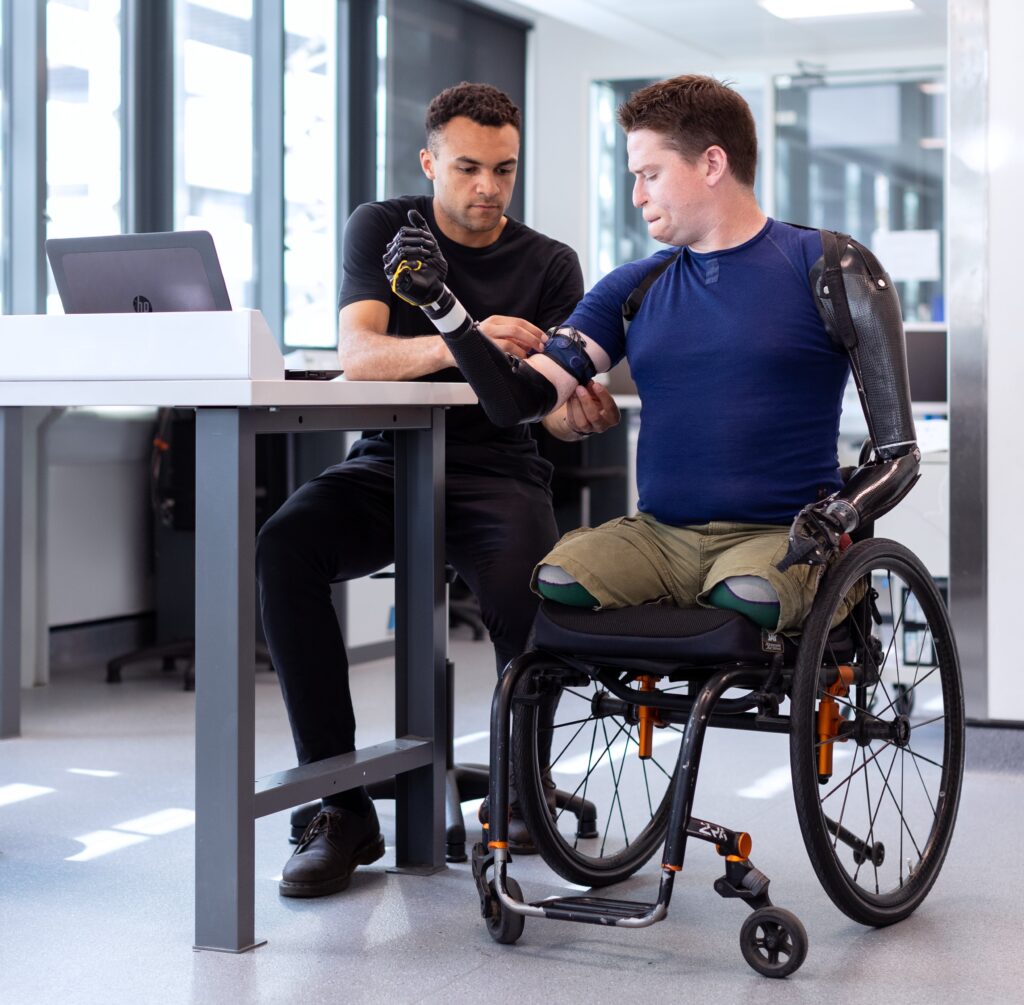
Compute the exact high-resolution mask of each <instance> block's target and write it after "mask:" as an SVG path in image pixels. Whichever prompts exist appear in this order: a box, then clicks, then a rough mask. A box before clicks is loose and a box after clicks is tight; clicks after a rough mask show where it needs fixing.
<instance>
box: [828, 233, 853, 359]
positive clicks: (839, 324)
mask: <svg viewBox="0 0 1024 1005" xmlns="http://www.w3.org/2000/svg"><path fill="white" fill-rule="evenodd" d="M849 244H850V236H849V234H840V233H837V232H836V231H832V230H822V231H821V253H822V256H823V257H824V259H825V271H824V272H823V273H822V280H821V281H822V291H821V292H822V296H826V297H828V298H829V300H831V301H832V311H833V315H834V317H835V324H836V328H837V329H838V332H837V334H838V335H839V338H840V339H841V340H842V343H843V345H844V346H845V347H846V350H847V352H849V351H850V350H851V349H854V348H856V345H857V330H856V328H854V326H853V316H852V315H851V314H850V301H849V299H848V298H847V296H846V283H845V282H844V281H843V265H842V261H843V252H844V251H845V250H846V248H847V246H848V245H849Z"/></svg>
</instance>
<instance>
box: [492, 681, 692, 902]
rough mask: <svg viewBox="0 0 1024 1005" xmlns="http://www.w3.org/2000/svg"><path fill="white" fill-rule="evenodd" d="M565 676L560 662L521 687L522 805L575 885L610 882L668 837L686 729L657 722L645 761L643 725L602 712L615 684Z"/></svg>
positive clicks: (518, 771)
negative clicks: (659, 725)
mask: <svg viewBox="0 0 1024 1005" xmlns="http://www.w3.org/2000/svg"><path fill="white" fill-rule="evenodd" d="M560 679H563V678H560V671H559V669H558V668H557V666H555V667H551V668H546V667H539V668H535V669H534V670H533V671H532V672H531V673H529V674H527V675H526V676H525V677H524V679H523V680H522V681H520V683H519V685H518V688H517V695H516V700H515V705H514V710H515V714H514V717H513V724H512V767H513V773H514V781H515V788H516V797H517V801H518V804H519V811H520V813H521V814H522V817H523V820H524V822H525V824H526V827H527V829H528V831H529V833H530V836H531V838H532V839H533V842H534V844H535V845H536V847H537V850H538V852H539V853H540V855H541V857H542V858H543V859H544V861H545V862H546V863H547V864H548V866H550V867H551V868H552V869H553V870H554V871H555V872H557V873H558V874H559V875H560V876H562V877H563V878H564V879H566V880H568V881H569V882H570V883H578V884H580V885H582V886H587V887H602V886H610V885H611V884H613V883H619V882H622V880H624V879H626V878H627V877H629V876H631V875H633V873H634V872H636V871H637V869H639V868H640V867H641V866H643V865H644V863H646V862H647V861H648V859H650V858H651V856H652V855H653V854H654V853H655V852H656V851H657V850H658V849H659V848H660V847H661V845H662V844H663V843H664V840H665V831H666V828H667V826H668V817H669V810H670V808H671V803H672V799H671V796H672V780H673V777H674V769H675V765H676V760H677V755H678V751H679V747H680V745H681V743H682V737H683V729H682V727H681V726H674V725H673V726H669V727H663V728H661V729H658V730H656V731H655V735H654V749H653V755H652V757H651V758H649V759H645V760H641V759H640V758H639V757H637V756H636V755H637V749H638V748H637V727H636V726H635V725H634V724H630V723H629V722H628V721H626V719H625V718H624V717H623V716H622V715H620V714H614V713H613V712H609V711H605V712H601V711H600V709H601V708H602V702H603V701H606V702H607V703H608V705H609V706H611V707H614V702H613V701H608V699H610V698H611V696H610V695H608V692H607V691H605V690H604V688H603V687H602V686H601V685H600V684H599V683H597V682H596V681H589V683H586V682H584V680H583V679H582V678H581V677H580V675H579V674H577V675H576V678H575V679H574V680H573V681H572V683H566V684H565V685H564V686H561V685H560V684H559V681H560ZM538 694H543V695H544V697H543V698H542V699H540V700H538ZM619 705H621V703H619ZM545 706H546V711H545ZM545 723H546V725H545ZM545 734H547V738H546V737H545ZM552 737H553V739H552ZM545 751H546V753H545ZM552 782H553V783H554V785H555V786H557V805H556V806H555V807H554V808H553V806H552V803H553V802H554V797H555V794H556V790H555V789H554V788H553V785H552ZM567 797H571V800H572V804H571V805H566V803H567V802H568V800H567ZM581 804H586V808H585V809H582V810H581Z"/></svg>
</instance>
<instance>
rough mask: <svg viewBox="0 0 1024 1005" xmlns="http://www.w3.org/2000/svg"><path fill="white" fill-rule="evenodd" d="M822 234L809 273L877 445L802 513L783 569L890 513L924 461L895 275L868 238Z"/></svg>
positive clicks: (812, 558)
mask: <svg viewBox="0 0 1024 1005" xmlns="http://www.w3.org/2000/svg"><path fill="white" fill-rule="evenodd" d="M821 234H822V250H823V254H822V257H821V258H820V259H819V260H818V261H817V262H816V263H815V264H814V266H813V267H812V269H811V273H810V279H811V285H812V287H813V288H814V292H815V304H816V306H817V308H818V313H819V314H820V315H821V319H822V321H823V322H824V325H825V329H826V331H827V332H828V333H829V335H830V337H831V338H832V340H833V341H834V342H836V343H837V344H839V345H842V346H843V347H844V348H845V349H846V351H847V353H848V354H849V357H850V367H851V370H852V371H853V378H854V382H855V383H856V385H857V393H858V395H859V397H860V401H861V405H862V407H863V409H864V417H865V418H866V419H867V425H868V432H869V433H870V435H871V441H872V444H873V447H874V449H873V452H872V456H871V458H870V459H869V460H868V461H867V463H864V464H861V465H860V466H859V467H858V468H857V469H856V470H855V471H854V472H853V474H852V475H851V476H850V478H849V479H848V481H847V482H846V484H845V485H844V486H843V488H842V489H840V491H838V492H835V493H833V494H832V495H831V496H829V497H828V498H827V499H823V500H822V501H821V502H817V503H814V504H812V505H810V506H805V507H804V508H803V509H802V510H801V511H800V512H799V513H798V514H797V516H796V519H795V520H794V521H793V524H792V526H791V527H790V531H789V551H788V552H787V553H786V556H785V558H783V560H782V561H781V562H780V563H779V566H778V567H779V569H783V570H784V569H788V568H789V567H790V566H791V565H795V564H799V563H805V564H807V565H824V564H825V563H826V562H827V561H828V560H829V558H830V557H831V556H832V555H833V554H835V552H836V551H837V550H838V548H839V539H840V538H841V537H842V535H843V534H845V533H848V532H850V531H853V530H855V529H856V528H857V527H858V526H860V525H861V524H862V523H864V522H865V521H868V520H874V519H877V518H878V517H880V516H882V515H883V514H884V513H887V512H888V511H889V510H890V509H892V508H893V506H895V505H896V504H897V503H898V502H899V501H900V500H901V499H902V498H903V497H904V496H905V495H906V494H907V493H908V492H909V491H910V490H911V488H913V486H914V483H915V482H916V481H917V479H918V477H919V474H918V468H919V465H920V462H921V452H920V451H919V450H918V447H917V442H916V434H915V432H914V419H913V416H912V414H911V410H910V383H909V380H908V377H907V358H906V348H905V345H904V341H903V321H902V314H901V311H900V304H899V298H898V297H897V295H896V290H895V289H894V288H893V285H892V280H891V279H890V278H889V276H888V274H887V273H886V272H885V270H884V269H883V268H882V267H881V265H879V263H878V260H877V259H876V258H875V256H874V255H873V254H872V253H871V252H870V251H869V250H868V249H867V248H865V247H864V246H863V245H861V244H858V243H857V242H856V241H854V240H852V239H851V238H849V237H847V236H846V235H844V234H840V235H836V234H833V233H832V232H831V231H824V230H823V231H822V232H821Z"/></svg>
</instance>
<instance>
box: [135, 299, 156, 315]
mask: <svg viewBox="0 0 1024 1005" xmlns="http://www.w3.org/2000/svg"><path fill="white" fill-rule="evenodd" d="M132 307H133V308H134V309H135V313H136V314H149V313H150V312H151V311H152V310H153V305H152V304H151V303H150V302H149V299H148V298H147V297H143V296H138V297H136V298H135V299H134V300H133V301H132Z"/></svg>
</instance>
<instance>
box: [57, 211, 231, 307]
mask: <svg viewBox="0 0 1024 1005" xmlns="http://www.w3.org/2000/svg"><path fill="white" fill-rule="evenodd" d="M46 257H47V258H49V260H50V268H51V269H52V270H53V278H54V279H55V280H56V283H57V292H58V293H59V294H60V302H61V303H62V304H63V305H64V312H65V313H66V314H130V313H132V312H133V311H134V312H135V313H138V314H147V313H149V312H151V311H229V310H231V301H230V299H229V298H228V291H227V287H226V286H225V285H224V274H223V273H222V272H221V268H220V262H219V260H218V259H217V250H216V248H214V246H213V238H212V237H211V236H210V234H209V233H208V232H207V231H205V230H186V231H171V232H168V233H157V234H115V235H112V236H109V237H65V238H53V239H51V240H48V241H47V242H46Z"/></svg>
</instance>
